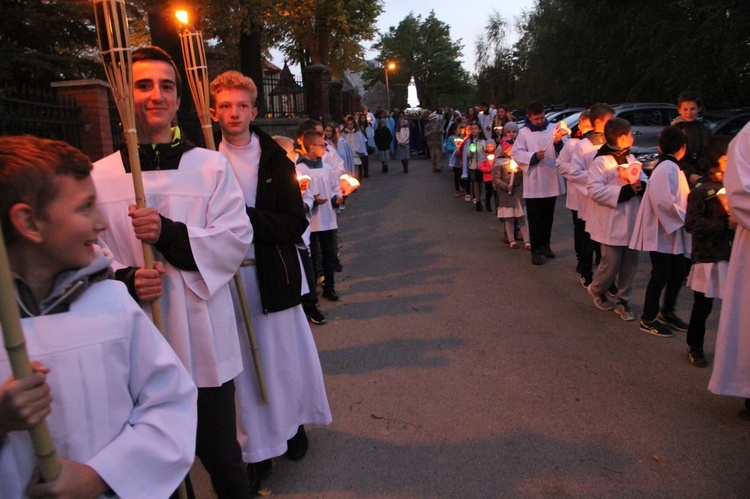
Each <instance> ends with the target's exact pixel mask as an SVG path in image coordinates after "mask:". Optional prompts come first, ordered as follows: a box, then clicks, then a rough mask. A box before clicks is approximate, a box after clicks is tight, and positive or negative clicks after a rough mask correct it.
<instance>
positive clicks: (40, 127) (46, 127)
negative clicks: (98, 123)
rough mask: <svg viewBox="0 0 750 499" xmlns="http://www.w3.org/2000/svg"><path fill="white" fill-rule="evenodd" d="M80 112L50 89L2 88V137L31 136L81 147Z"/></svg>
mask: <svg viewBox="0 0 750 499" xmlns="http://www.w3.org/2000/svg"><path fill="white" fill-rule="evenodd" d="M79 114H80V111H79V109H78V107H77V105H76V103H75V100H74V99H70V100H68V101H64V102H62V103H61V102H60V101H59V100H58V98H57V95H56V92H54V91H52V89H48V88H43V87H42V88H38V87H37V88H34V87H29V86H25V85H12V84H9V83H6V84H0V135H23V134H30V135H36V136H37V137H44V138H48V139H57V140H64V141H65V142H67V143H69V144H71V145H74V146H76V147H79V148H80V147H81V135H80V129H81V121H80V118H79Z"/></svg>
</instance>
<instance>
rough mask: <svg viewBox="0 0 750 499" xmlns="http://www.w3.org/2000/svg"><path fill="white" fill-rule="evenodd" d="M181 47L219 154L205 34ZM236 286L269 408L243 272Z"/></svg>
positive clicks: (187, 33) (191, 33) (191, 35)
mask: <svg viewBox="0 0 750 499" xmlns="http://www.w3.org/2000/svg"><path fill="white" fill-rule="evenodd" d="M180 45H181V46H182V58H183V59H184V61H185V72H186V74H187V79H188V82H189V84H190V92H191V93H192V95H193V102H195V109H196V110H197V112H198V119H199V120H200V122H201V129H202V130H203V138H204V139H205V141H206V148H207V149H211V150H213V151H215V150H216V143H215V142H214V135H213V127H212V126H211V113H210V100H209V88H208V86H209V83H208V65H207V64H206V49H205V48H204V46H203V34H202V33H201V32H200V31H198V30H195V29H192V28H188V27H186V28H185V29H183V30H182V32H180ZM234 285H235V287H236V288H237V299H238V301H239V302H240V309H241V312H242V319H243V322H244V323H245V331H246V332H247V338H248V340H249V341H250V351H251V353H252V355H253V364H255V374H256V376H257V377H258V386H259V388H260V395H261V398H262V399H263V402H265V403H266V404H267V403H268V393H267V392H266V382H265V377H264V376H263V367H262V366H261V363H260V355H259V353H258V342H257V341H256V339H255V332H254V331H253V325H252V322H251V321H250V310H248V308H247V296H245V288H244V285H243V283H242V275H241V274H240V271H239V270H237V272H235V274H234Z"/></svg>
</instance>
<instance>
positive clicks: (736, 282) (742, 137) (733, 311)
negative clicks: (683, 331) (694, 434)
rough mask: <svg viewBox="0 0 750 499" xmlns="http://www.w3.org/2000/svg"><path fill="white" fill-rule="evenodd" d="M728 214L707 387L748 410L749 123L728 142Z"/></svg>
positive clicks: (749, 339)
mask: <svg viewBox="0 0 750 499" xmlns="http://www.w3.org/2000/svg"><path fill="white" fill-rule="evenodd" d="M724 188H725V189H726V200H727V206H728V207H729V215H730V216H731V217H732V219H733V220H735V221H736V222H737V228H736V231H735V235H734V240H733V243H732V255H731V257H730V258H729V269H728V270H727V275H728V277H727V282H726V286H725V287H724V293H723V296H724V300H723V303H722V310H721V318H720V319H719V332H718V334H717V336H716V355H715V356H714V369H713V373H712V374H711V381H710V382H709V384H708V389H709V390H710V391H712V392H713V393H716V394H719V395H731V396H735V397H744V398H745V409H746V410H747V411H750V308H748V306H747V297H748V296H750V275H748V274H749V272H748V267H747V262H748V261H750V124H747V125H745V126H744V127H743V128H742V130H740V133H738V134H737V136H736V137H735V138H734V139H733V140H732V142H731V143H730V144H729V149H728V151H727V169H726V172H725V173H724Z"/></svg>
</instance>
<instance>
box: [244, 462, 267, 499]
mask: <svg viewBox="0 0 750 499" xmlns="http://www.w3.org/2000/svg"><path fill="white" fill-rule="evenodd" d="M269 461H270V459H269ZM245 472H246V473H247V481H248V482H249V483H250V493H251V494H252V497H255V496H257V495H258V491H260V482H261V477H260V475H259V474H258V465H257V464H255V463H248V465H247V467H246V468H245Z"/></svg>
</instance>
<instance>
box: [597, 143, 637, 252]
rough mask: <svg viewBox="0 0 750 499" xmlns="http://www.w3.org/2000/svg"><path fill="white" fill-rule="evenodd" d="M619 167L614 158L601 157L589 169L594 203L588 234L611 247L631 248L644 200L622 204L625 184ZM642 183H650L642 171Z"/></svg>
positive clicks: (629, 158)
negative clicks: (619, 199) (639, 210)
mask: <svg viewBox="0 0 750 499" xmlns="http://www.w3.org/2000/svg"><path fill="white" fill-rule="evenodd" d="M634 161H635V157H633V155H632V154H631V155H629V156H628V163H632V162H634ZM617 168H619V166H618V164H617V161H616V160H615V158H614V156H610V155H606V156H599V157H597V158H596V159H595V160H594V162H593V164H592V165H591V168H590V169H589V172H588V175H589V181H588V184H587V189H588V195H589V199H590V200H591V203H590V204H589V206H588V213H587V215H586V216H587V218H586V232H588V233H589V234H591V239H593V240H594V241H597V242H599V243H602V244H606V245H608V246H627V245H628V243H630V238H631V236H632V234H633V228H634V226H635V219H636V217H637V216H638V207H639V206H640V204H641V198H640V197H638V196H633V197H632V198H630V199H628V200H627V201H624V202H622V203H618V202H617V200H618V198H619V197H620V191H621V190H622V185H623V184H622V182H621V180H620V177H619V176H618V174H617ZM640 179H641V181H646V180H647V178H646V175H645V174H644V173H643V172H642V171H641V177H640Z"/></svg>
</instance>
